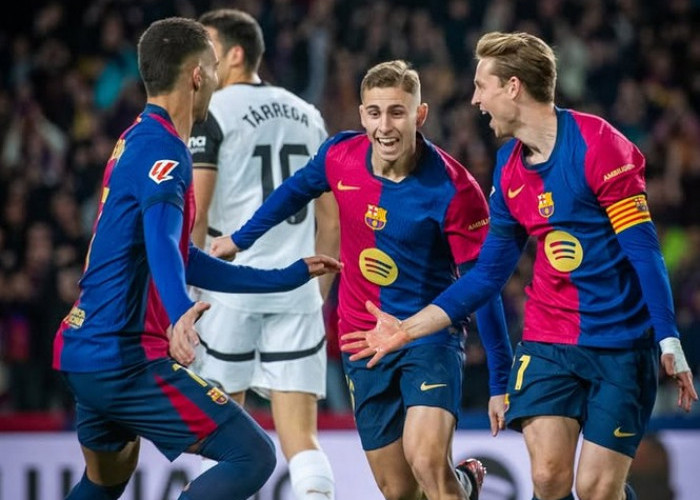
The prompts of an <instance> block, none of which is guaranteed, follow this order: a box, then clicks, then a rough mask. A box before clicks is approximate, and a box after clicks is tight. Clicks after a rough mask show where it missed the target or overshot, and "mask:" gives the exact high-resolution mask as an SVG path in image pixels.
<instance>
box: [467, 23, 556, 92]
mask: <svg viewBox="0 0 700 500" xmlns="http://www.w3.org/2000/svg"><path fill="white" fill-rule="evenodd" d="M476 58H477V59H479V60H481V59H486V58H491V59H493V61H494V64H493V70H492V73H493V74H494V75H496V76H497V77H498V78H499V79H500V80H501V83H505V82H507V81H508V79H509V78H510V77H512V76H515V77H517V78H518V79H519V80H520V81H521V82H522V83H523V84H524V86H525V88H526V89H527V92H528V93H529V94H530V95H531V96H532V98H533V99H535V100H536V101H539V102H545V103H548V102H554V88H555V86H556V83H557V63H556V57H555V55H554V51H553V50H552V48H551V47H550V46H549V45H547V44H546V43H545V42H544V41H543V40H542V39H540V38H538V37H536V36H534V35H531V34H529V33H522V32H516V33H501V32H497V31H494V32H491V33H486V34H485V35H483V36H482V37H481V38H480V39H479V41H478V43H477V44H476Z"/></svg>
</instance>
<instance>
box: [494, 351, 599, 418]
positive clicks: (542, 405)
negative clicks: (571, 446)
mask: <svg viewBox="0 0 700 500" xmlns="http://www.w3.org/2000/svg"><path fill="white" fill-rule="evenodd" d="M571 347H572V346H562V345H556V344H545V343H540V342H520V343H519V344H518V345H517V347H516V349H515V355H514V358H513V359H514V362H513V367H512V368H511V372H510V376H509V378H508V392H507V401H508V409H507V411H506V424H507V425H508V427H510V428H512V429H515V430H518V431H519V430H521V429H522V424H523V421H524V420H525V419H527V418H530V417H537V416H540V415H552V416H559V417H568V418H572V419H576V420H579V421H581V420H583V418H584V416H585V412H586V401H587V398H588V390H587V388H586V384H583V383H581V379H580V377H579V376H578V375H577V374H576V373H575V372H574V371H572V366H571V362H570V360H569V359H568V358H567V352H568V351H569V350H570V348H571Z"/></svg>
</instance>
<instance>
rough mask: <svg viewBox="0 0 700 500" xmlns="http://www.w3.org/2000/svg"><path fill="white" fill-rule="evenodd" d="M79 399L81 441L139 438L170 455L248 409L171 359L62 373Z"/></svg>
mask: <svg viewBox="0 0 700 500" xmlns="http://www.w3.org/2000/svg"><path fill="white" fill-rule="evenodd" d="M63 375H64V377H65V379H66V381H67V383H68V385H69V387H70V388H71V389H72V391H73V393H74V395H75V400H76V429H77V433H78V440H79V441H80V444H82V445H83V446H85V447H87V448H89V449H91V450H94V451H118V450H121V449H122V448H123V447H124V446H125V445H126V444H127V443H128V442H130V441H134V440H135V439H136V436H141V437H143V438H145V439H148V440H149V441H151V442H153V444H154V445H155V446H156V447H157V448H158V449H159V450H160V451H161V452H162V453H163V454H164V455H165V456H166V457H167V458H168V459H169V460H171V461H172V460H175V459H176V458H177V457H178V456H179V455H180V454H181V453H182V452H183V451H185V450H186V449H187V448H188V447H189V446H190V445H192V444H194V443H197V442H198V441H200V440H202V439H204V438H205V437H207V436H208V435H209V434H211V433H212V432H213V431H214V430H215V429H216V428H217V427H218V426H220V425H221V424H223V423H224V422H226V421H228V420H230V419H234V418H238V419H240V418H243V419H246V420H247V418H246V417H245V412H244V410H243V409H242V408H241V407H240V406H239V405H237V404H236V403H234V402H233V401H231V400H230V399H229V398H228V396H227V395H226V394H225V393H224V392H223V391H222V390H221V389H219V388H218V387H215V386H213V385H211V384H210V383H209V382H207V381H206V380H204V379H202V378H201V377H199V376H198V375H196V374H195V373H194V372H192V371H190V370H188V369H187V368H185V367H184V366H182V365H180V364H178V363H177V362H175V361H174V360H172V359H169V358H160V359H157V360H151V361H145V362H143V363H140V364H138V365H134V366H130V367H128V368H123V369H118V370H110V371H104V372H91V373H75V372H63Z"/></svg>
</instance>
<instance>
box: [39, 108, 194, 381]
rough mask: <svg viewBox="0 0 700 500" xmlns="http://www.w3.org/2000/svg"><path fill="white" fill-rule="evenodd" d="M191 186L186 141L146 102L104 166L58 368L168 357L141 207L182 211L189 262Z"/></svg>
mask: <svg viewBox="0 0 700 500" xmlns="http://www.w3.org/2000/svg"><path fill="white" fill-rule="evenodd" d="M191 184H192V160H191V156H190V153H189V150H188V148H187V145H186V144H185V143H184V142H183V141H182V140H181V139H180V137H179V136H178V134H177V132H176V130H175V128H174V126H173V124H172V122H171V121H170V118H169V116H168V114H167V112H166V111H165V110H164V109H162V108H160V107H158V106H155V105H151V104H149V105H147V106H146V107H145V109H144V111H143V112H142V113H141V114H140V115H139V117H138V118H137V119H136V120H135V122H134V124H133V125H132V126H131V127H130V128H128V129H127V130H126V131H125V132H124V133H123V134H122V135H121V137H120V138H119V140H118V141H117V144H116V146H115V148H114V151H113V153H112V156H111V158H110V159H109V161H108V163H107V166H106V168H105V173H104V178H103V182H102V196H101V199H100V203H99V207H98V214H97V218H96V221H95V224H94V229H93V236H92V241H91V243H90V248H89V251H88V255H87V257H86V260H85V267H84V272H83V276H82V278H81V280H80V296H79V298H78V300H77V301H76V303H75V305H74V306H73V308H72V309H71V311H70V313H69V314H68V315H67V316H66V317H65V318H64V320H63V321H62V323H61V325H60V327H59V329H58V331H57V333H56V336H55V339H54V360H53V366H54V368H56V369H59V370H64V371H76V372H88V371H97V370H108V369H113V368H118V367H121V366H126V365H130V364H133V363H137V362H139V361H140V360H144V359H154V358H157V357H162V356H166V355H167V352H168V338H167V335H166V330H167V328H168V326H169V325H170V320H169V319H168V316H167V314H166V312H165V309H164V307H163V304H162V302H161V299H160V297H159V295H158V292H157V290H156V288H155V286H154V284H153V282H152V280H151V275H150V272H149V266H148V262H147V259H146V250H145V242H144V229H143V213H144V211H145V210H146V209H147V208H149V207H150V206H152V205H154V204H156V203H162V202H167V203H172V204H174V205H176V206H177V207H179V208H180V209H181V210H182V211H183V214H184V224H183V228H182V234H181V236H180V242H179V249H180V252H181V254H182V257H183V260H184V261H185V262H187V258H188V245H189V234H190V231H191V228H192V224H193V223H194V215H195V205H194V194H193V190H192V186H191Z"/></svg>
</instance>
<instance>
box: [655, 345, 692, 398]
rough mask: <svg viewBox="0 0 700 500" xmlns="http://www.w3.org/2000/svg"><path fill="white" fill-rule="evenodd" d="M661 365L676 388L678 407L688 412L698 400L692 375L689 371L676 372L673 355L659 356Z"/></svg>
mask: <svg viewBox="0 0 700 500" xmlns="http://www.w3.org/2000/svg"><path fill="white" fill-rule="evenodd" d="M661 364H662V365H663V367H664V371H665V372H666V374H667V375H669V376H671V377H673V378H674V379H675V381H676V386H677V387H678V407H679V408H682V409H683V410H684V411H686V412H689V411H690V407H691V406H692V404H693V402H695V401H697V400H698V393H697V391H696V390H695V386H694V385H693V373H692V372H691V371H690V370H686V371H681V372H679V371H677V369H676V366H677V363H676V359H675V356H674V354H672V353H665V354H662V355H661Z"/></svg>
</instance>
